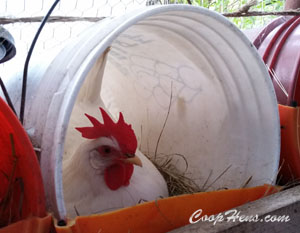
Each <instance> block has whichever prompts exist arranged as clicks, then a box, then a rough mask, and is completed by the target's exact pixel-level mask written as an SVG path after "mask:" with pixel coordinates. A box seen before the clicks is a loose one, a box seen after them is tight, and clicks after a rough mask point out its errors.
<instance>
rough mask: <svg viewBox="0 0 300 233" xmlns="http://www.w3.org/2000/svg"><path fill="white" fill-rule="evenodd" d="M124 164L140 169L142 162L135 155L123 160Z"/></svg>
mask: <svg viewBox="0 0 300 233" xmlns="http://www.w3.org/2000/svg"><path fill="white" fill-rule="evenodd" d="M124 162H125V163H131V164H134V165H137V166H140V167H142V166H143V164H142V161H141V160H140V158H139V157H137V156H136V155H133V156H132V157H129V158H126V159H124Z"/></svg>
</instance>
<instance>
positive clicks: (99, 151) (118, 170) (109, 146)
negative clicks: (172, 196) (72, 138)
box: [76, 108, 142, 190]
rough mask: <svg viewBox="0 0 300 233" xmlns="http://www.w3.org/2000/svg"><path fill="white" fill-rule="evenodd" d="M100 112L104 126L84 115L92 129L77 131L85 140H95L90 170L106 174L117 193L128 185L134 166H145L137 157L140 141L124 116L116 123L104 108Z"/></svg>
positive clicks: (90, 153)
mask: <svg viewBox="0 0 300 233" xmlns="http://www.w3.org/2000/svg"><path fill="white" fill-rule="evenodd" d="M100 111H101V114H102V118H103V124H102V123H100V122H99V121H98V120H97V119H96V118H94V117H92V116H90V115H88V114H85V115H86V116H87V118H88V119H89V120H90V122H91V123H92V125H93V126H92V127H82V128H76V129H77V130H78V131H79V132H81V134H82V137H84V138H87V139H93V141H92V143H91V145H92V148H90V151H89V152H88V153H89V159H90V163H91V166H92V167H93V168H95V169H98V170H100V171H101V172H103V175H104V180H105V183H106V185H107V186H108V188H109V189H111V190H117V189H118V188H120V187H122V186H127V185H129V182H130V178H131V176H132V174H133V170H134V168H133V165H134V164H135V165H138V166H142V163H141V160H140V159H139V158H138V157H137V156H135V151H136V149H137V139H136V136H135V134H134V131H133V129H132V128H131V125H128V124H126V123H125V121H124V118H123V115H122V113H120V116H119V120H118V122H116V123H115V122H113V120H112V119H111V118H110V117H109V115H108V114H107V113H106V112H105V111H104V110H103V109H102V108H100Z"/></svg>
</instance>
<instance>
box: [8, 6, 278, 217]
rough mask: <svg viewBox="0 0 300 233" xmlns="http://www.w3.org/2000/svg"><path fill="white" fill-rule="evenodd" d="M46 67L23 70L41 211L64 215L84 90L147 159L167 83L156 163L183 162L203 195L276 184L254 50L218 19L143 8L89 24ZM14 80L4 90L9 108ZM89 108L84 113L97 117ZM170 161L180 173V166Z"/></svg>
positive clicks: (267, 93)
mask: <svg viewBox="0 0 300 233" xmlns="http://www.w3.org/2000/svg"><path fill="white" fill-rule="evenodd" d="M108 47H111V48H110V51H109V52H108V57H107V64H106V67H105V70H104V75H103V82H102V75H101V72H100V73H99V74H98V75H97V76H95V75H91V74H90V75H88V73H89V72H90V71H91V70H92V67H93V66H94V65H95V64H96V61H97V60H98V59H101V56H102V55H103V53H104V51H105V50H106V49H107V48H108ZM44 59H45V60H44V61H42V62H41V61H39V62H37V63H35V66H32V67H31V69H30V73H29V79H30V80H29V83H28V97H27V108H26V112H25V128H26V129H27V130H28V132H30V135H31V138H32V140H33V143H34V144H35V145H36V146H40V147H41V150H42V152H41V167H42V172H43V178H44V183H45V188H46V192H47V199H48V205H49V207H50V208H51V210H53V211H54V212H55V213H56V214H57V216H58V217H59V218H64V216H65V210H64V203H63V197H62V179H61V176H62V174H61V169H62V158H63V152H64V143H65V137H66V131H67V128H68V127H69V128H73V125H72V126H70V125H69V119H70V116H71V113H72V110H73V107H74V104H75V101H76V99H77V100H78V99H80V97H78V98H77V96H78V93H79V91H80V89H81V88H82V87H83V86H86V87H87V88H88V90H92V89H93V88H92V89H91V88H90V87H88V85H90V84H92V85H94V86H95V89H94V90H101V99H100V98H98V99H97V98H96V100H95V99H94V103H99V105H101V103H102V100H103V102H104V103H105V105H106V107H107V109H109V111H110V112H111V113H112V115H113V116H117V114H118V113H119V111H122V112H123V114H124V117H125V119H126V121H127V122H130V123H131V124H132V125H133V128H134V129H135V132H136V134H137V135H138V138H139V142H140V143H141V148H142V151H144V152H150V154H152V155H153V152H154V151H155V147H156V143H157V139H158V137H159V134H160V133H161V130H162V126H163V123H164V121H165V119H166V114H167V112H168V106H169V104H168V103H169V101H170V94H171V83H172V86H173V89H172V92H173V98H172V105H171V110H170V115H169V118H168V121H167V123H166V127H165V129H164V131H163V133H162V137H161V141H160V144H159V147H158V155H157V156H159V154H175V153H176V154H182V155H184V156H185V157H186V159H187V161H188V163H189V167H188V173H189V174H190V176H191V177H193V178H195V181H196V182H197V184H198V185H199V186H201V187H202V186H204V188H206V189H208V190H210V189H219V188H239V187H241V186H243V184H244V183H245V182H246V181H249V180H250V181H249V182H248V186H255V185H260V184H263V183H271V182H272V181H274V179H275V177H276V174H277V169H278V162H279V153H280V125H279V117H278V109H277V102H276V98H275V94H274V90H273V86H272V83H271V81H270V78H269V75H268V72H267V70H266V68H265V66H264V64H263V62H262V61H261V58H260V56H259V55H258V54H257V52H256V50H255V49H254V48H253V45H252V44H251V43H250V42H249V40H248V39H247V38H246V37H245V36H244V35H243V33H242V32H240V31H239V30H238V29H237V28H236V27H235V26H234V25H233V24H232V23H230V22H229V21H228V20H227V19H226V18H224V17H223V16H221V15H219V14H217V13H214V12H211V11H209V10H207V9H204V8H200V7H192V6H187V5H171V6H156V7H147V8H143V9H140V10H138V11H134V12H131V13H127V14H126V15H123V16H120V17H116V18H107V19H105V20H102V21H100V22H99V23H96V24H94V25H93V26H92V27H90V28H89V29H87V30H86V31H85V32H83V33H82V34H81V35H80V36H79V37H78V38H76V39H75V40H73V41H72V42H70V43H69V44H68V45H67V46H66V47H65V48H64V49H62V50H61V51H59V53H58V55H57V56H52V58H50V57H47V56H46V57H44ZM95 66H97V65H95ZM99 67H100V66H99ZM86 77H89V78H86ZM20 79H21V77H20V76H15V77H12V78H10V80H9V82H8V88H9V89H10V92H13V93H14V94H13V101H14V102H15V104H16V105H18V104H19V102H20V98H19V93H20V92H19V90H20V86H21V84H19V82H20ZM93 79H94V80H93ZM17 83H18V84H17ZM101 84H102V88H101ZM17 85H18V86H19V87H18V88H19V89H18V88H17V87H16V86H17ZM12 90H13V91H12ZM88 95H89V93H88ZM92 97H93V95H91V98H92ZM88 101H89V100H87V102H86V105H85V106H86V109H85V111H86V112H89V111H90V112H91V111H94V110H92V109H95V110H97V111H98V106H94V105H93V106H91V105H89V104H88ZM82 126H85V125H84V124H82ZM69 132H70V131H69ZM67 144H68V142H67ZM174 161H175V162H176V161H177V159H176V158H175V160H174ZM177 162H178V167H179V168H181V169H184V163H183V162H182V160H180V159H178V161H177ZM222 173H224V174H223V175H222ZM219 176H221V177H220V178H218V177H219ZM215 180H216V181H215Z"/></svg>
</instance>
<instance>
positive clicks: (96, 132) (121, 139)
mask: <svg viewBox="0 0 300 233" xmlns="http://www.w3.org/2000/svg"><path fill="white" fill-rule="evenodd" d="M100 111H101V114H102V118H103V124H102V123H100V122H99V121H98V120H97V119H96V118H95V117H92V116H90V115H88V114H85V115H86V116H87V118H88V119H89V120H90V122H91V123H92V124H93V126H92V127H82V128H75V129H77V130H78V131H79V132H81V135H82V137H84V138H88V139H95V138H99V137H114V138H115V139H116V140H117V142H118V143H119V146H120V148H121V151H122V152H123V153H129V154H134V153H135V151H136V148H137V140H136V136H135V134H134V131H133V129H132V128H131V125H128V124H126V123H125V121H124V117H123V114H122V113H121V112H120V116H119V120H118V122H117V123H115V122H113V120H112V119H111V118H110V116H109V115H108V114H107V113H106V112H105V111H104V110H103V108H100Z"/></svg>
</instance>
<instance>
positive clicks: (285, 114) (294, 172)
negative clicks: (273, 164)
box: [278, 105, 300, 183]
mask: <svg viewBox="0 0 300 233" xmlns="http://www.w3.org/2000/svg"><path fill="white" fill-rule="evenodd" d="M278 107H279V114H280V124H281V155H280V165H281V170H280V174H281V181H282V182H284V183H287V182H294V181H298V180H299V179H300V144H299V142H300V138H299V133H300V128H299V120H300V112H299V107H289V106H283V105H278Z"/></svg>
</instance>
